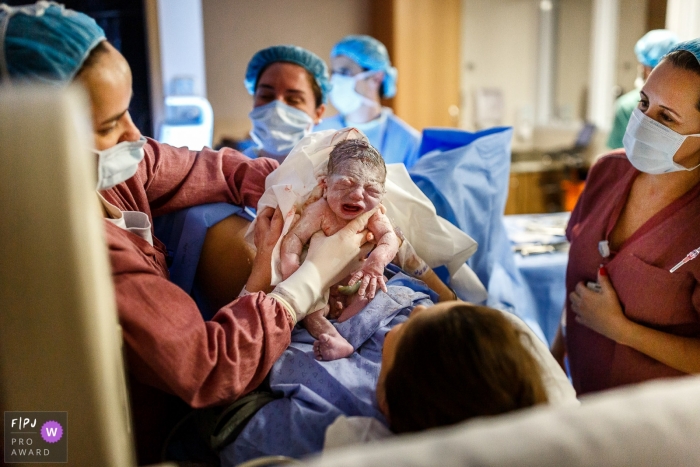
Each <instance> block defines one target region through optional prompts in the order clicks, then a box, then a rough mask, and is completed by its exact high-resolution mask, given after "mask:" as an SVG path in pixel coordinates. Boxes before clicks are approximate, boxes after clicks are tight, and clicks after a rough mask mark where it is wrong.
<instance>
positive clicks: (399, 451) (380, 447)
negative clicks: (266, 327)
mask: <svg viewBox="0 0 700 467" xmlns="http://www.w3.org/2000/svg"><path fill="white" fill-rule="evenodd" d="M81 107H83V109H81ZM87 122H88V118H87V112H85V110H84V103H83V101H82V98H81V97H80V96H79V95H77V94H76V93H75V92H74V91H63V92H57V91H56V90H38V89H31V90H29V89H19V88H12V89H9V90H8V89H2V90H0V207H1V208H2V212H3V215H4V217H3V222H0V245H1V246H0V311H1V312H0V405H1V406H2V410H4V411H12V410H46V411H67V412H68V416H69V425H68V429H69V430H70V436H68V459H69V461H68V462H69V464H68V465H114V466H130V465H134V454H133V452H134V450H133V441H132V437H131V429H130V420H129V411H128V404H127V398H126V388H125V384H124V365H123V360H122V357H121V352H120V344H121V339H120V336H119V326H118V324H117V319H116V311H115V305H114V298H113V290H112V284H111V278H110V273H109V266H108V261H107V255H106V249H105V247H104V240H103V234H102V231H101V229H102V223H101V220H100V213H99V209H98V205H97V201H96V198H95V196H94V188H93V187H94V175H93V171H94V165H93V164H94V162H93V159H92V158H90V154H89V151H88V148H89V143H88V141H89V138H88V135H89V131H88V130H87V126H88V123H87ZM698 395H700V378H698V377H687V378H684V379H679V380H674V381H661V382H654V383H647V384H644V385H639V386H636V387H631V388H627V389H622V390H617V391H614V392H610V393H606V394H601V395H598V396H593V397H590V398H588V399H586V400H585V401H584V404H583V406H582V407H581V408H580V409H566V408H563V409H562V408H560V409H550V408H536V409H529V410H524V411H522V412H518V413H513V414H510V415H506V416H501V417H497V418H493V419H484V420H473V421H469V422H466V423H464V424H462V425H459V426H455V427H452V428H446V429H439V430H432V431H429V432H425V433H422V434H418V435H410V436H401V437H396V438H394V439H392V440H390V441H387V442H385V443H382V444H374V445H367V446H363V447H362V448H358V447H352V448H348V449H345V450H338V451H335V452H333V451H329V452H327V453H326V454H325V455H324V457H323V458H319V459H315V460H308V463H309V465H313V466H326V465H328V466H331V465H333V466H355V465H357V466H360V465H362V466H372V465H412V466H432V465H444V466H452V465H454V466H456V465H506V466H507V465H514V466H515V465H519V466H530V465H532V466H535V465H537V466H539V465H571V466H587V465H591V466H593V465H673V466H681V465H700V442H698V441H700V422H699V421H698V420H699V419H700V417H699V415H700V397H698ZM290 436H293V434H290ZM7 448H8V446H7V445H5V446H4V449H7Z"/></svg>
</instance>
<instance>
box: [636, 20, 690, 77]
mask: <svg viewBox="0 0 700 467" xmlns="http://www.w3.org/2000/svg"><path fill="white" fill-rule="evenodd" d="M678 42H680V39H678V36H676V35H675V34H674V33H672V32H671V31H668V30H666V29H654V30H653V31H649V32H648V33H646V34H644V35H643V36H642V38H641V39H639V40H638V41H637V44H636V45H635V46H634V53H635V54H637V60H638V61H639V63H641V64H642V65H644V66H648V67H651V68H654V67H655V66H656V65H658V64H659V62H660V61H661V59H662V58H663V57H664V55H666V54H667V53H668V51H669V50H671V48H672V47H673V46H675V45H676V44H678Z"/></svg>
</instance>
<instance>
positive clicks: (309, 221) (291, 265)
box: [280, 199, 328, 280]
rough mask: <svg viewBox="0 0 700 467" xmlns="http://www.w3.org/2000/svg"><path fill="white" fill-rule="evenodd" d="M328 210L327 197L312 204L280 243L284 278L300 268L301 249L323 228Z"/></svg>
mask: <svg viewBox="0 0 700 467" xmlns="http://www.w3.org/2000/svg"><path fill="white" fill-rule="evenodd" d="M327 210H328V203H326V200H325V199H319V200H318V201H316V202H315V203H312V204H310V205H309V206H307V207H306V208H305V209H304V211H302V213H301V217H299V219H297V221H296V222H295V223H294V224H293V225H292V227H291V228H290V229H289V232H287V235H285V237H284V239H283V240H282V245H280V272H281V273H282V279H283V280H284V279H286V278H288V277H289V276H291V275H292V274H293V273H294V271H296V270H297V269H299V266H300V264H301V259H300V256H301V250H302V248H303V247H304V245H305V244H306V242H308V241H309V239H310V238H311V236H312V235H313V234H314V233H316V232H318V231H319V230H321V222H322V219H323V216H324V213H325V212H326V211H327Z"/></svg>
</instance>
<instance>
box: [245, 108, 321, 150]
mask: <svg viewBox="0 0 700 467" xmlns="http://www.w3.org/2000/svg"><path fill="white" fill-rule="evenodd" d="M248 116H249V117H250V120H251V121H252V122H253V129H252V130H250V137H251V138H253V141H255V142H256V143H257V145H258V146H260V147H262V149H263V151H265V152H266V153H268V154H270V155H273V156H285V155H287V154H289V152H290V151H291V150H292V148H293V147H294V146H295V145H296V144H297V143H298V142H299V141H301V140H302V138H304V136H306V135H308V134H309V133H311V129H312V128H313V126H314V121H313V119H312V118H311V117H310V116H309V115H308V114H307V113H306V112H303V111H301V110H299V109H295V108H294V107H290V106H288V105H287V104H285V103H283V102H281V101H278V100H275V101H273V102H270V103H269V104H265V105H261V106H260V107H256V108H254V109H253V110H252V111H251V112H250V113H249V114H248Z"/></svg>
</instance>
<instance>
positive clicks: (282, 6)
mask: <svg viewBox="0 0 700 467" xmlns="http://www.w3.org/2000/svg"><path fill="white" fill-rule="evenodd" d="M369 2H370V0H333V1H327V0H313V1H309V0H265V1H264V2H263V1H260V0H236V1H235V2H233V1H230V0H202V12H203V15H202V16H203V21H204V48H205V56H206V76H207V93H208V98H209V100H210V102H211V105H212V107H213V109H214V116H215V120H214V142H215V143H216V142H217V141H219V140H220V139H221V138H222V137H224V136H226V137H234V138H237V139H241V138H244V137H245V136H246V135H247V133H248V131H249V130H250V121H249V120H248V113H249V112H250V110H251V109H252V107H253V105H252V103H253V100H252V97H251V96H249V95H248V93H247V92H246V90H245V87H244V86H243V77H244V75H245V69H246V65H247V64H248V61H249V60H250V58H251V57H252V56H253V54H254V53H255V52H257V51H258V50H260V49H262V48H264V47H269V46H271V45H277V44H295V45H299V46H301V47H305V48H307V49H309V50H311V51H312V52H314V53H316V54H318V55H319V56H320V57H321V58H322V59H324V60H326V61H328V59H329V55H330V51H331V47H332V46H333V44H335V43H336V42H337V41H338V40H339V39H341V38H342V37H343V36H345V35H347V34H366V33H368V32H369V30H368V28H369V19H368V15H369ZM332 113H334V112H332V111H331V112H328V113H327V114H326V116H330V115H331V114H332Z"/></svg>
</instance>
